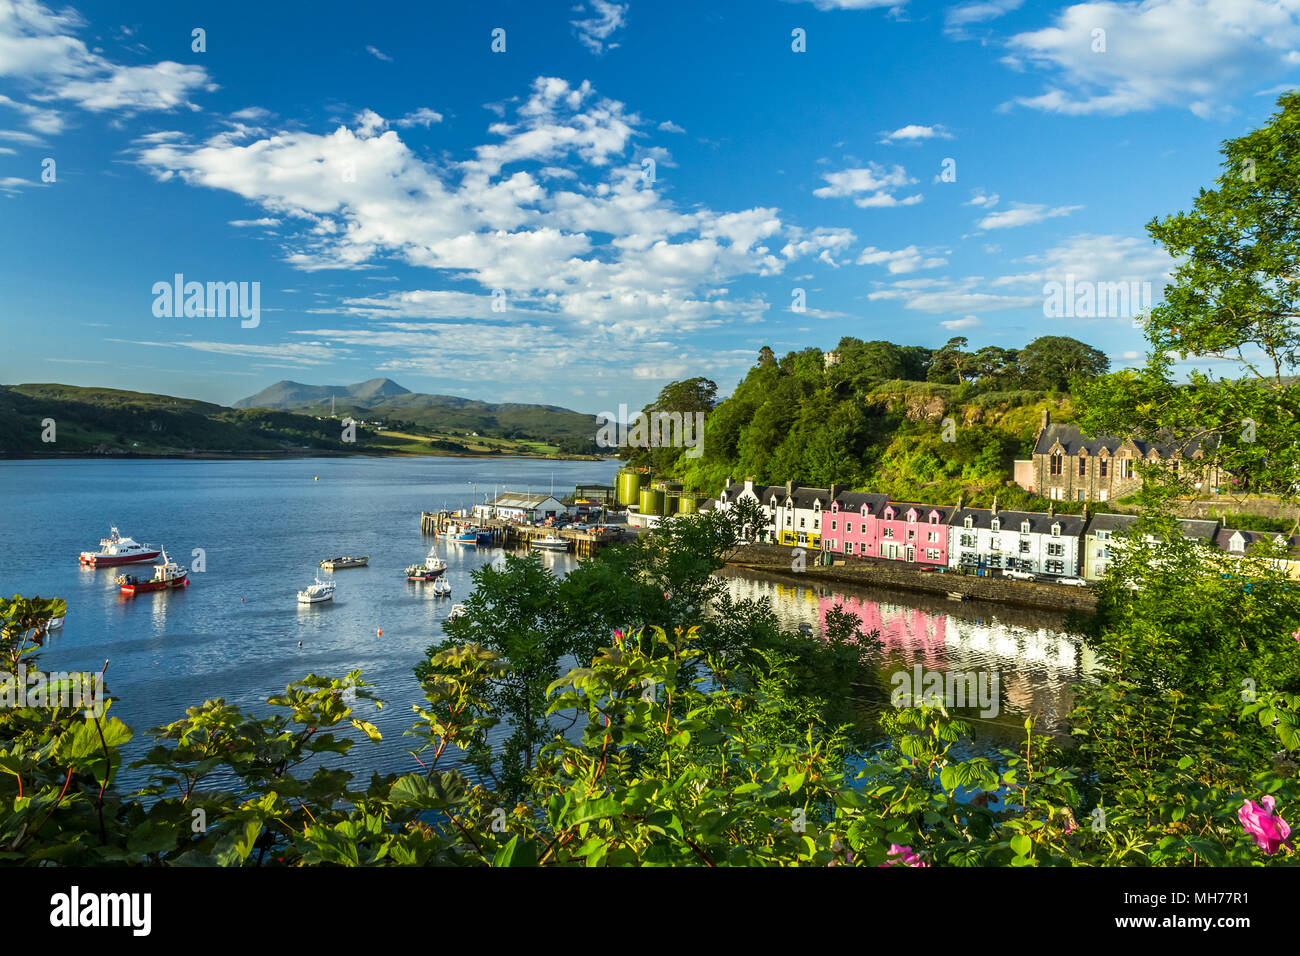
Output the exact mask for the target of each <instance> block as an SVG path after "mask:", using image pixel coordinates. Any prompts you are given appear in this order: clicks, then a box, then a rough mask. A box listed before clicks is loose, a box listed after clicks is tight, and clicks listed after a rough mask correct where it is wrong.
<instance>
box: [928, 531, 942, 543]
mask: <svg viewBox="0 0 1300 956" xmlns="http://www.w3.org/2000/svg"><path fill="white" fill-rule="evenodd" d="M926 540H927V541H938V540H939V532H937V531H931V532H930V533H929V535H927V536H926Z"/></svg>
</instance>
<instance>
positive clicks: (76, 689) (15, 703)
mask: <svg viewBox="0 0 1300 956" xmlns="http://www.w3.org/2000/svg"><path fill="white" fill-rule="evenodd" d="M23 707H69V708H72V709H74V710H75V709H78V708H83V709H84V710H85V716H86V718H87V719H90V718H92V717H102V716H104V674H103V672H102V671H101V672H98V673H90V672H89V671H66V672H65V671H52V672H51V673H49V674H45V673H42V672H41V671H37V670H32V671H29V670H28V669H27V665H26V664H19V665H18V672H17V674H6V675H5V676H4V678H3V679H0V708H4V709H6V710H8V709H21V708H23Z"/></svg>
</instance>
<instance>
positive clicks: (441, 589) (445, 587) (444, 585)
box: [433, 578, 451, 597]
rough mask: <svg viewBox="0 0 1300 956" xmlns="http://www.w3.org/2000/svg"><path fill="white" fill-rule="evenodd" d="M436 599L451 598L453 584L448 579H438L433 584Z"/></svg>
mask: <svg viewBox="0 0 1300 956" xmlns="http://www.w3.org/2000/svg"><path fill="white" fill-rule="evenodd" d="M433 596H434V597H451V582H450V581H448V580H447V579H446V578H438V580H436V581H434V582H433Z"/></svg>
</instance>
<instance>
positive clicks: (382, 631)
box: [379, 627, 384, 637]
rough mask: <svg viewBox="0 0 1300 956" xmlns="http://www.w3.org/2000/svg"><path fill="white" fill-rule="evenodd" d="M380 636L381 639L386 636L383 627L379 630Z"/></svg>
mask: <svg viewBox="0 0 1300 956" xmlns="http://www.w3.org/2000/svg"><path fill="white" fill-rule="evenodd" d="M379 636H380V637H383V636H384V629H383V628H382V627H381V628H380V629H379Z"/></svg>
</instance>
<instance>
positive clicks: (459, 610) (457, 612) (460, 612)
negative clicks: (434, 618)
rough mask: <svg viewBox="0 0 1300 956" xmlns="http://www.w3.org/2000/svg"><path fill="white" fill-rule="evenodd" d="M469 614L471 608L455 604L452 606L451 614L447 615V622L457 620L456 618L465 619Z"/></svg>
mask: <svg viewBox="0 0 1300 956" xmlns="http://www.w3.org/2000/svg"><path fill="white" fill-rule="evenodd" d="M468 613H469V608H467V607H466V606H465V605H463V604H453V605H452V606H451V613H450V614H448V615H447V620H449V621H454V620H456V618H458V617H464V616H465V615H466V614H468Z"/></svg>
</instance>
